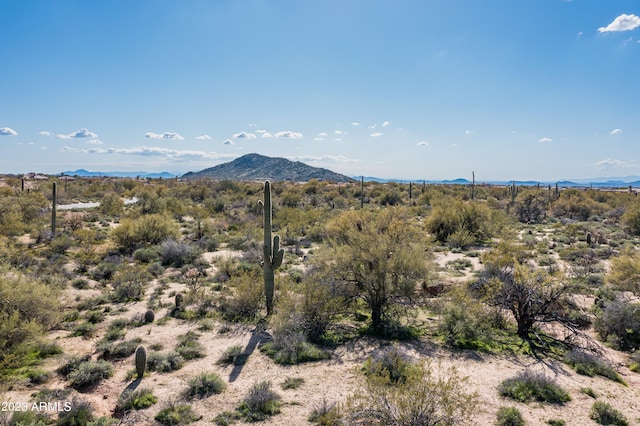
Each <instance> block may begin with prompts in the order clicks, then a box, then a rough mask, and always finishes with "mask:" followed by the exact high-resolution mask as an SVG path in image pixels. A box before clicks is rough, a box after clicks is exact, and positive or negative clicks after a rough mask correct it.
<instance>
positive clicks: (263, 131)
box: [256, 130, 267, 134]
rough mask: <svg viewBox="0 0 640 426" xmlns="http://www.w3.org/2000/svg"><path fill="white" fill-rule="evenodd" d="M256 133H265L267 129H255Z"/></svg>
mask: <svg viewBox="0 0 640 426" xmlns="http://www.w3.org/2000/svg"><path fill="white" fill-rule="evenodd" d="M256 133H258V134H259V133H267V131H266V130H256Z"/></svg>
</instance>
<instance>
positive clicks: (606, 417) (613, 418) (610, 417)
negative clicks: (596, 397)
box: [589, 401, 629, 426]
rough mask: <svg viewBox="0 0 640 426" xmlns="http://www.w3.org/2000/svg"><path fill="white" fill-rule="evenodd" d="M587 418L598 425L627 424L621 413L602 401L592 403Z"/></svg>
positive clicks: (622, 425) (617, 425) (620, 425)
mask: <svg viewBox="0 0 640 426" xmlns="http://www.w3.org/2000/svg"><path fill="white" fill-rule="evenodd" d="M589 417H590V418H591V419H592V420H593V421H595V422H596V423H598V424H600V425H614V426H627V425H628V424H629V422H628V421H627V419H626V418H625V416H624V415H623V414H622V413H621V412H619V411H618V410H616V409H615V408H613V407H612V406H611V405H610V404H609V403H608V402H603V401H596V402H594V403H593V405H592V406H591V413H590V414H589Z"/></svg>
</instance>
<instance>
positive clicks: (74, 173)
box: [62, 169, 178, 179]
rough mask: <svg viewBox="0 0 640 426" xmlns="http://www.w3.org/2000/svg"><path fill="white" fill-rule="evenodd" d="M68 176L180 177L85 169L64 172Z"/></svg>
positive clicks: (162, 173)
mask: <svg viewBox="0 0 640 426" xmlns="http://www.w3.org/2000/svg"><path fill="white" fill-rule="evenodd" d="M62 174H64V175H66V176H79V177H141V178H149V179H157V178H163V179H172V178H174V177H176V176H178V175H176V174H174V173H169V172H160V173H149V172H90V171H88V170H85V169H78V170H73V171H67V172H62Z"/></svg>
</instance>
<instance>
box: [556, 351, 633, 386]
mask: <svg viewBox="0 0 640 426" xmlns="http://www.w3.org/2000/svg"><path fill="white" fill-rule="evenodd" d="M567 363H568V364H569V365H571V366H572V367H573V368H574V369H575V370H576V373H578V374H583V375H585V376H590V377H593V376H596V375H597V376H602V377H606V378H607V379H610V380H613V381H614V382H618V383H622V384H624V380H622V377H620V374H618V372H617V371H615V370H614V369H613V368H612V367H611V366H610V365H609V364H608V363H606V362H605V361H602V360H600V359H599V358H597V357H596V356H595V355H592V354H589V353H586V352H582V351H579V350H575V349H574V350H572V351H571V352H569V353H568V354H567Z"/></svg>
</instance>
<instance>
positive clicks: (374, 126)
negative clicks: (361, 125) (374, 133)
mask: <svg viewBox="0 0 640 426" xmlns="http://www.w3.org/2000/svg"><path fill="white" fill-rule="evenodd" d="M367 127H368V128H370V129H375V128H376V127H378V125H377V124H372V125H371V126H367Z"/></svg>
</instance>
